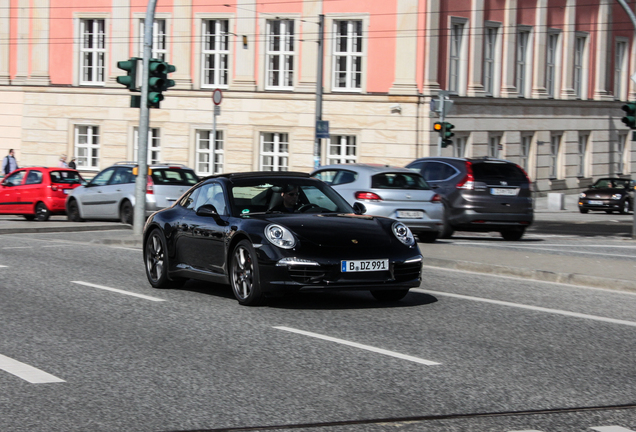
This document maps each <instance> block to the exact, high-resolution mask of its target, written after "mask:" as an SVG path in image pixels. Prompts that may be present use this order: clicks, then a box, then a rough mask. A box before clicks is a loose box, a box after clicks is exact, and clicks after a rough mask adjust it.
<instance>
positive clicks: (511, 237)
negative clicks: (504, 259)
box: [501, 228, 526, 241]
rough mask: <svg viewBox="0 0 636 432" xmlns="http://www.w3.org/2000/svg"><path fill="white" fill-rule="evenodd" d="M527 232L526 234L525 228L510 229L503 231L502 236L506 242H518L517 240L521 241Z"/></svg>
mask: <svg viewBox="0 0 636 432" xmlns="http://www.w3.org/2000/svg"><path fill="white" fill-rule="evenodd" d="M525 232H526V229H525V228H517V229H508V230H504V231H501V236H502V237H503V239H504V240H507V241H517V240H521V237H523V234H524V233H525Z"/></svg>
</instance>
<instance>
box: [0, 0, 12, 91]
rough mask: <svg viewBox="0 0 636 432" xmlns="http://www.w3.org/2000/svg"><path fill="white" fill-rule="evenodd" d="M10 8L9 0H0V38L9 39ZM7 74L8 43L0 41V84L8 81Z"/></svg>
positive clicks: (5, 83) (8, 76)
mask: <svg viewBox="0 0 636 432" xmlns="http://www.w3.org/2000/svg"><path fill="white" fill-rule="evenodd" d="M10 10H11V0H0V40H5V41H8V40H10V37H11V34H10V33H9V28H10V27H9V24H10V20H9V11H10ZM10 77H11V75H10V74H9V44H8V43H0V85H7V84H9V83H10Z"/></svg>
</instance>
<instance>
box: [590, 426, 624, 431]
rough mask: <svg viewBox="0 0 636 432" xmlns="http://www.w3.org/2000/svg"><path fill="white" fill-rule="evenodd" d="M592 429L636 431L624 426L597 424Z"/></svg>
mask: <svg viewBox="0 0 636 432" xmlns="http://www.w3.org/2000/svg"><path fill="white" fill-rule="evenodd" d="M590 429H594V430H595V431H599V432H634V431H633V430H631V429H626V428H624V427H622V426H595V427H590Z"/></svg>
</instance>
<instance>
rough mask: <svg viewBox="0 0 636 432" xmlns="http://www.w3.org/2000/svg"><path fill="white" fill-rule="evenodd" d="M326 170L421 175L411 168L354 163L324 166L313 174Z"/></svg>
mask: <svg viewBox="0 0 636 432" xmlns="http://www.w3.org/2000/svg"><path fill="white" fill-rule="evenodd" d="M326 169H345V170H346V169H348V170H350V171H356V172H358V173H366V174H369V175H375V174H381V173H385V172H408V173H410V174H416V175H419V173H417V172H415V171H413V170H412V169H409V168H404V167H398V166H392V165H382V164H364V163H352V164H333V165H324V166H321V167H319V168H316V169H315V170H314V171H313V172H317V171H322V170H326Z"/></svg>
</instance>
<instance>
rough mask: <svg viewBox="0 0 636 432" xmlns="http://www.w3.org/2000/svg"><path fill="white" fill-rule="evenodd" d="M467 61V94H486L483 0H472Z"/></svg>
mask: <svg viewBox="0 0 636 432" xmlns="http://www.w3.org/2000/svg"><path fill="white" fill-rule="evenodd" d="M471 9H472V12H471V14H470V37H469V41H470V47H469V50H468V51H469V52H470V53H471V55H470V56H469V63H468V92H467V94H468V96H486V92H485V90H484V80H483V75H484V33H485V32H486V27H485V26H484V24H485V23H484V0H473V1H472V8H471Z"/></svg>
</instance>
